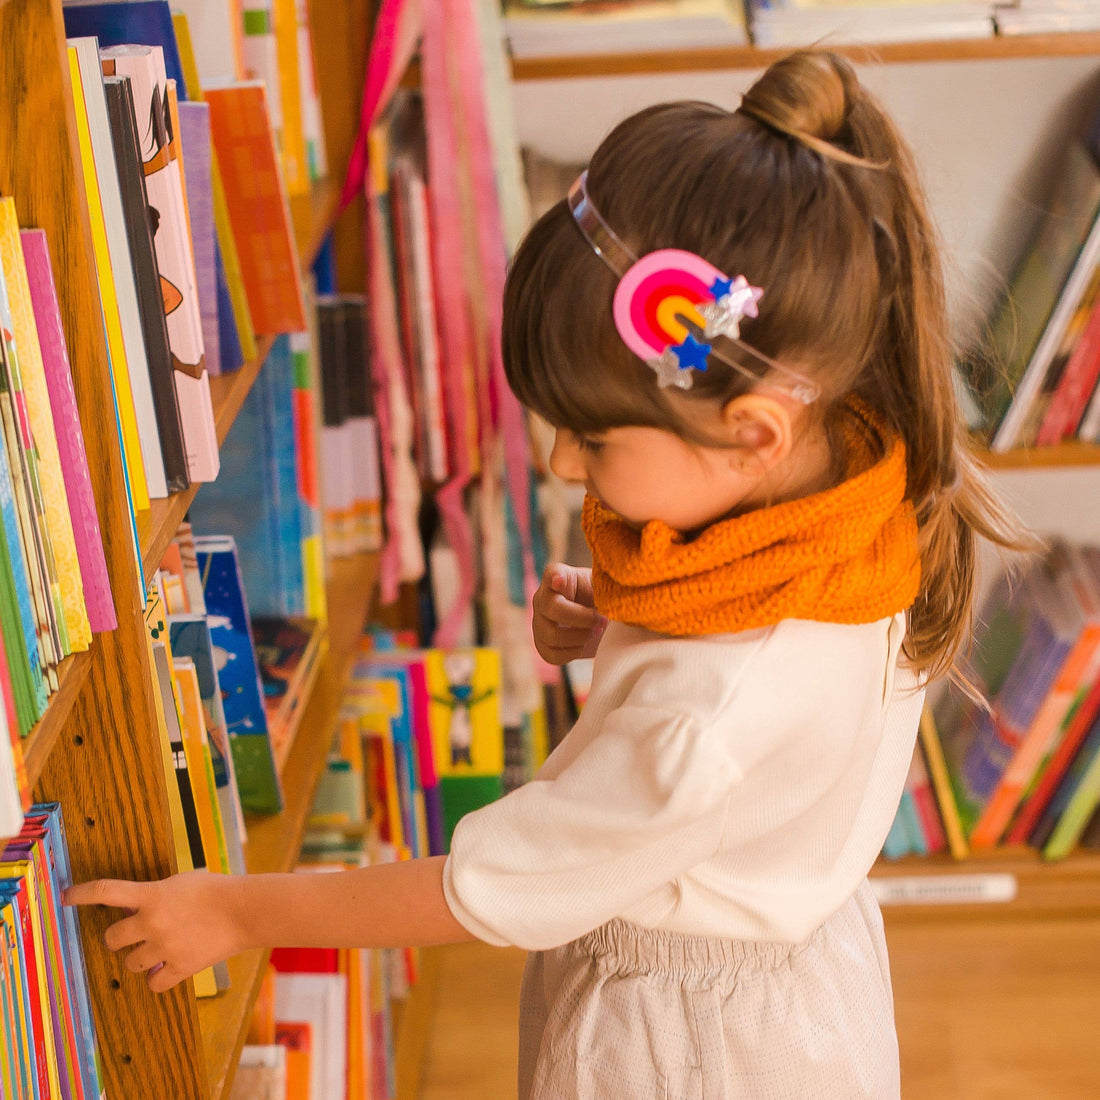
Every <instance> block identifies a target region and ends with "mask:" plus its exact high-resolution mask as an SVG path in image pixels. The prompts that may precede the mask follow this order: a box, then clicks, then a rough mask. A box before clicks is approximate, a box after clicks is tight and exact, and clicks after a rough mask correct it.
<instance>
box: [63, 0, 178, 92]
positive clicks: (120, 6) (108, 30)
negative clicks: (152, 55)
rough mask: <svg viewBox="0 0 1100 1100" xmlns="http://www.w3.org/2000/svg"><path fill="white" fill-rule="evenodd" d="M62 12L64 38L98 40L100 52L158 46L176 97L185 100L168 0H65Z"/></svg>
mask: <svg viewBox="0 0 1100 1100" xmlns="http://www.w3.org/2000/svg"><path fill="white" fill-rule="evenodd" d="M61 12H62V14H63V15H64V17H65V37H66V38H84V37H95V38H98V39H99V48H100V49H101V50H104V49H108V48H109V47H111V46H129V45H137V46H160V48H161V49H162V50H163V51H164V69H165V73H166V75H167V77H168V79H169V80H174V81H175V82H176V94H177V95H178V96H179V98H180V99H181V100H185V99H187V98H188V95H187V82H186V81H185V80H184V79H183V65H182V64H181V62H180V51H179V45H178V43H177V42H176V28H175V27H174V26H173V25H172V9H171V8H170V7H169V5H168V0H106V2H92V3H86V2H85V0H66V2H65V4H64V5H63V6H62V8H61Z"/></svg>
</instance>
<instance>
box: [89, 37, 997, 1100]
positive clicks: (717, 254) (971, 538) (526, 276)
mask: <svg viewBox="0 0 1100 1100" xmlns="http://www.w3.org/2000/svg"><path fill="white" fill-rule="evenodd" d="M504 349H505V355H506V360H507V364H508V370H509V378H510V381H511V384H512V387H513V388H514V390H515V392H516V394H517V395H518V397H519V398H520V400H521V401H523V402H524V403H525V404H526V405H527V406H529V407H530V408H532V409H534V410H535V411H537V412H538V413H540V414H541V415H542V416H543V417H544V418H546V419H547V420H548V421H549V422H550V423H551V424H553V425H554V426H555V427H556V429H557V436H556V442H555V445H554V449H553V453H552V455H551V458H550V464H551V467H552V468H553V469H554V471H555V472H556V473H557V474H559V475H560V476H561V477H563V478H567V479H569V480H573V481H577V482H580V483H582V484H583V485H584V486H585V488H586V489H587V491H588V496H587V500H586V502H585V506H584V525H585V531H586V535H587V537H588V541H589V544H590V546H591V550H592V557H593V563H594V565H593V570H592V572H591V574H588V573H587V572H585V571H575V570H569V569H567V568H565V567H551V569H550V570H548V572H547V576H546V577H545V578H544V582H543V585H542V587H541V588H540V589H539V592H538V594H537V595H536V597H535V619H534V629H535V637H536V643H537V645H538V648H539V650H540V652H541V653H542V654H543V656H544V657H546V658H547V659H548V660H551V661H558V662H560V661H564V660H567V659H569V658H570V657H572V656H575V655H577V654H579V653H584V652H593V651H595V649H596V647H597V645H598V652H597V653H596V663H595V670H594V675H593V681H592V690H591V694H590V696H589V699H588V702H587V704H586V707H585V710H584V712H583V714H582V716H581V719H580V721H579V722H578V723H577V725H576V726H575V727H574V729H573V730H572V731H571V732H570V733H569V735H568V736H567V737H566V739H565V740H564V742H563V743H562V744H561V745H560V746H559V748H558V749H557V750H556V751H555V752H554V753H553V755H552V756H551V758H550V759H549V761H548V762H547V764H546V766H545V767H544V768H543V770H542V771H541V773H540V774H539V776H538V778H537V779H536V780H535V781H533V782H531V783H529V784H528V785H527V786H525V787H523V788H521V789H520V790H518V791H516V792H515V793H513V794H511V795H509V796H508V797H506V798H504V799H502V800H501V801H500V802H498V803H496V804H494V805H492V806H489V807H487V808H485V809H483V810H480V811H478V812H476V813H473V814H470V815H469V816H467V817H466V818H465V819H464V820H463V821H462V823H461V824H460V825H459V827H458V829H457V831H456V833H455V836H454V843H453V846H452V850H451V854H450V856H448V857H445V858H444V857H440V858H435V859H423V860H416V861H413V862H408V863H402V864H396V865H389V866H382V867H372V868H368V869H364V870H357V871H350V872H347V873H344V874H339V875H318V876H314V875H262V876H247V877H238V878H230V877H225V876H218V875H208V874H205V873H194V874H189V875H181V876H176V877H174V878H171V879H168V880H165V881H163V882H156V883H131V882H106V881H104V882H94V883H88V884H85V885H83V886H78V887H75V888H73V890H72V891H71V892H70V895H69V898H68V900H69V902H70V903H73V904H87V903H96V904H101V905H109V906H115V907H118V908H122V909H127V910H130V915H129V916H127V917H126V918H125V919H123V920H120V921H119V922H118V923H116V924H114V925H113V926H112V927H111V928H110V929H109V930H108V932H107V936H106V940H107V946H108V947H109V948H110V949H112V950H116V951H117V950H121V949H125V948H128V949H130V950H129V953H128V955H127V957H126V965H127V967H128V968H129V969H130V970H132V971H134V972H138V973H140V972H146V973H147V975H148V981H149V985H150V986H151V987H152V988H153V989H154V990H164V989H168V988H169V987H171V986H172V985H174V984H175V983H177V982H179V981H180V980H182V979H183V978H185V977H186V976H188V975H190V974H192V973H194V972H196V971H198V970H199V969H201V968H202V967H204V966H206V965H208V964H209V963H211V962H213V961H215V960H218V959H222V958H224V957H225V956H227V955H229V954H232V953H234V952H238V951H241V950H243V949H246V948H250V947H258V946H275V945H361V946H389V945H408V944H439V943H446V942H454V941H459V940H466V939H472V938H478V939H481V940H484V941H485V942H487V943H491V944H500V945H504V944H514V945H519V946H521V947H524V948H527V949H528V950H529V951H531V952H532V954H531V956H530V960H529V963H528V969H527V973H526V976H525V981H524V989H523V998H522V1007H521V1020H520V1029H521V1051H520V1088H519V1093H520V1096H521V1097H522V1098H524V1100H526V1098H536V1097H537V1098H539V1100H566V1098H574V1097H577V1098H586V1100H590V1098H601V1100H604V1098H613V1097H614V1098H643V1097H662V1098H676V1100H685V1098H695V1097H700V1098H701V1097H706V1098H707V1100H717V1098H720V1097H750V1098H754V1100H755V1098H774V1100H794V1098H810V1097H812V1098H814V1100H826V1098H828V1097H837V1098H844V1100H851V1098H854V1097H874V1098H876V1100H882V1098H887V1097H896V1096H898V1094H899V1087H900V1086H899V1072H898V1053H897V1042H896V1038H895V1033H894V1024H893V1008H892V999H891V989H890V975H889V969H888V964H887V956H886V944H885V940H884V937H883V930H882V921H881V917H880V914H879V911H878V907H877V905H876V903H875V900H874V897H873V895H872V893H871V890H870V888H869V886H868V884H867V880H866V876H867V872H868V870H869V869H870V867H871V865H872V864H873V863H874V860H875V858H876V856H877V855H878V852H879V850H880V848H881V846H882V843H883V840H884V838H885V836H886V833H887V830H888V829H889V826H890V823H891V820H892V818H893V815H894V812H895V809H896V808H897V805H898V800H899V797H900V793H901V790H902V784H903V781H904V778H905V774H906V770H907V768H908V766H909V761H910V758H911V756H912V753H913V746H914V739H915V735H916V729H917V722H918V717H919V715H920V710H921V703H922V699H923V693H924V687H925V685H926V684H927V682H928V680H929V679H930V678H931V677H933V676H936V675H939V674H942V673H944V672H946V671H948V670H949V669H950V667H951V664H952V661H953V658H954V655H955V653H956V650H957V649H958V647H959V645H960V643H961V642H962V640H963V639H964V637H965V635H966V632H967V628H968V620H969V616H970V609H971V599H972V588H973V569H974V552H975V537H976V535H983V536H985V537H987V538H990V539H992V540H993V541H994V542H997V543H999V544H1002V545H1013V544H1015V542H1016V541H1018V536H1017V533H1016V530H1015V528H1014V526H1013V523H1012V520H1011V518H1010V517H1008V516H1007V515H1006V514H1005V513H1004V512H1003V511H1002V509H1001V507H1000V505H999V504H998V502H997V501H996V499H995V497H994V496H993V495H992V494H991V493H990V491H989V489H988V488H987V487H986V486H985V484H984V482H983V481H982V480H981V477H980V475H979V472H978V470H977V469H976V467H975V465H974V463H973V461H972V460H971V458H970V457H969V455H968V452H967V449H966V444H965V440H964V437H963V434H962V430H961V429H960V426H959V422H958V418H957V415H956V408H955V400H954V396H953V389H952V378H951V362H952V359H951V350H950V344H949V339H948V335H947V329H946V320H945V309H944V291H943V284H942V279H941V269H940V258H939V255H938V252H937V247H936V242H935V237H934V233H933V231H932V227H931V225H930V222H929V218H928V215H927V213H926V211H925V206H924V200H923V198H922V196H921V192H920V189H919V186H918V183H917V180H916V177H915V173H914V169H913V166H912V162H911V158H910V155H909V153H908V151H907V149H906V148H905V146H904V145H903V143H902V142H901V140H900V138H899V137H898V135H897V133H896V131H895V130H894V128H893V126H892V125H891V123H890V122H889V121H888V119H887V118H886V117H885V116H884V114H883V112H882V111H881V109H880V108H879V107H878V106H877V104H876V103H875V102H874V101H873V100H872V99H871V98H870V97H869V96H868V94H867V93H866V92H864V91H863V90H862V88H861V87H860V85H859V83H858V81H857V79H856V77H855V75H854V73H853V71H852V69H851V68H850V66H849V65H848V63H847V62H845V61H844V60H843V59H842V58H840V57H837V56H835V55H832V54H829V53H824V52H816V51H806V52H800V53H796V54H793V55H791V56H790V57H787V58H785V59H784V60H781V61H779V62H777V63H776V64H774V65H773V66H772V67H771V68H770V69H769V70H768V71H767V72H766V73H765V74H764V75H763V76H762V77H761V78H760V80H759V81H757V83H756V84H755V85H754V86H753V87H752V88H751V89H750V91H749V92H748V94H747V95H746V96H745V97H744V100H743V102H742V104H741V106H740V108H739V109H738V110H736V111H734V112H733V113H729V112H727V111H724V110H720V109H719V108H717V107H712V106H707V105H704V104H698V103H681V104H670V105H666V106H661V107H655V108H652V109H650V110H646V111H643V112H641V113H640V114H638V115H636V116H634V117H633V118H630V119H628V120H627V121H626V122H624V123H622V124H621V125H620V126H619V127H618V128H617V129H615V131H614V132H613V133H612V134H611V135H610V136H609V137H608V138H607V139H606V140H605V141H604V143H603V144H602V145H601V146H600V148H599V149H598V150H597V151H596V153H595V155H594V157H593V158H592V162H591V166H590V168H589V171H588V172H587V173H586V175H585V176H582V177H581V179H580V180H578V182H577V184H576V185H575V186H574V188H573V190H572V192H571V194H570V196H569V198H568V200H566V201H563V202H561V203H559V204H558V205H557V206H556V207H555V208H554V209H552V210H551V211H550V212H549V213H548V214H547V215H546V216H545V217H543V218H542V220H541V221H540V222H539V223H538V224H537V225H536V226H535V227H534V228H533V229H532V231H531V233H530V234H529V236H528V237H527V239H526V241H525V242H524V244H523V246H522V247H521V249H520V251H519V254H518V255H517V256H516V259H515V263H514V265H513V267H512V270H511V273H510V276H509V280H508V287H507V292H506V302H505V331H504ZM593 605H594V606H593Z"/></svg>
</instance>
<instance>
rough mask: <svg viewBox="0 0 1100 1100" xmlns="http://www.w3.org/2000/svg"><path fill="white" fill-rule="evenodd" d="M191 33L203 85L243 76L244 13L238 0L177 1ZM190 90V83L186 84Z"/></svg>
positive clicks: (238, 78)
mask: <svg viewBox="0 0 1100 1100" xmlns="http://www.w3.org/2000/svg"><path fill="white" fill-rule="evenodd" d="M176 7H178V8H179V9H180V10H181V11H182V12H183V14H184V15H185V16H186V17H187V23H188V26H189V27H190V28H191V34H192V35H193V36H194V57H195V61H196V62H197V71H198V75H199V78H200V79H201V81H202V83H203V85H204V86H206V85H212V84H219V83H224V82H226V81H233V80H242V79H243V78H244V57H243V50H244V44H243V37H244V15H243V12H242V10H241V3H240V0H179V3H178V4H177V5H176ZM188 90H190V86H188Z"/></svg>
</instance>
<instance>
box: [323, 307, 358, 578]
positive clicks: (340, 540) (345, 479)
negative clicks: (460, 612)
mask: <svg viewBox="0 0 1100 1100" xmlns="http://www.w3.org/2000/svg"><path fill="white" fill-rule="evenodd" d="M317 331H318V351H319V358H320V374H321V409H322V428H321V507H322V515H323V524H324V527H323V530H324V541H325V547H326V549H327V550H328V552H329V553H330V554H331V555H333V556H334V557H342V556H345V555H348V554H351V553H353V552H354V548H355V541H354V534H353V532H354V528H353V516H354V508H355V481H354V478H353V475H352V464H353V452H352V449H351V434H350V429H348V427H347V424H348V418H349V412H348V408H349V397H348V356H347V328H346V325H345V321H344V304H343V301H342V299H340V298H338V297H335V296H328V295H326V296H323V297H319V298H318V299H317ZM367 461H368V462H369V461H371V459H369V458H368V459H367Z"/></svg>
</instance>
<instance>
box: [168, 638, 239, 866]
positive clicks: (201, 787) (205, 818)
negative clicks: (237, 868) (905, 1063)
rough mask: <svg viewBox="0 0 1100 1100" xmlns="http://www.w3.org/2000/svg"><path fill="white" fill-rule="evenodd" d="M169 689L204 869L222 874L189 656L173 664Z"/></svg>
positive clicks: (198, 695)
mask: <svg viewBox="0 0 1100 1100" xmlns="http://www.w3.org/2000/svg"><path fill="white" fill-rule="evenodd" d="M172 686H173V689H174V692H175V698H176V706H177V708H178V710H179V717H180V739H181V740H182V742H183V751H184V754H185V755H186V757H187V773H188V778H189V779H190V781H191V791H192V794H193V796H194V801H195V809H196V812H197V816H198V825H199V832H200V835H201V839H202V850H203V855H204V857H205V859H206V866H207V868H208V869H209V870H211V871H220V872H221V873H222V874H226V875H227V874H229V873H230V872H231V868H230V862H229V849H228V847H227V844H226V835H225V829H224V828H223V826H222V815H221V807H220V805H219V804H218V788H217V783H216V782H215V780H214V761H213V758H212V757H211V755H210V741H209V738H208V736H207V728H206V714H205V711H204V707H203V699H202V690H201V689H200V687H199V676H198V673H197V672H196V671H195V662H194V661H192V660H191V658H190V657H176V658H174V659H173V661H172Z"/></svg>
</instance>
